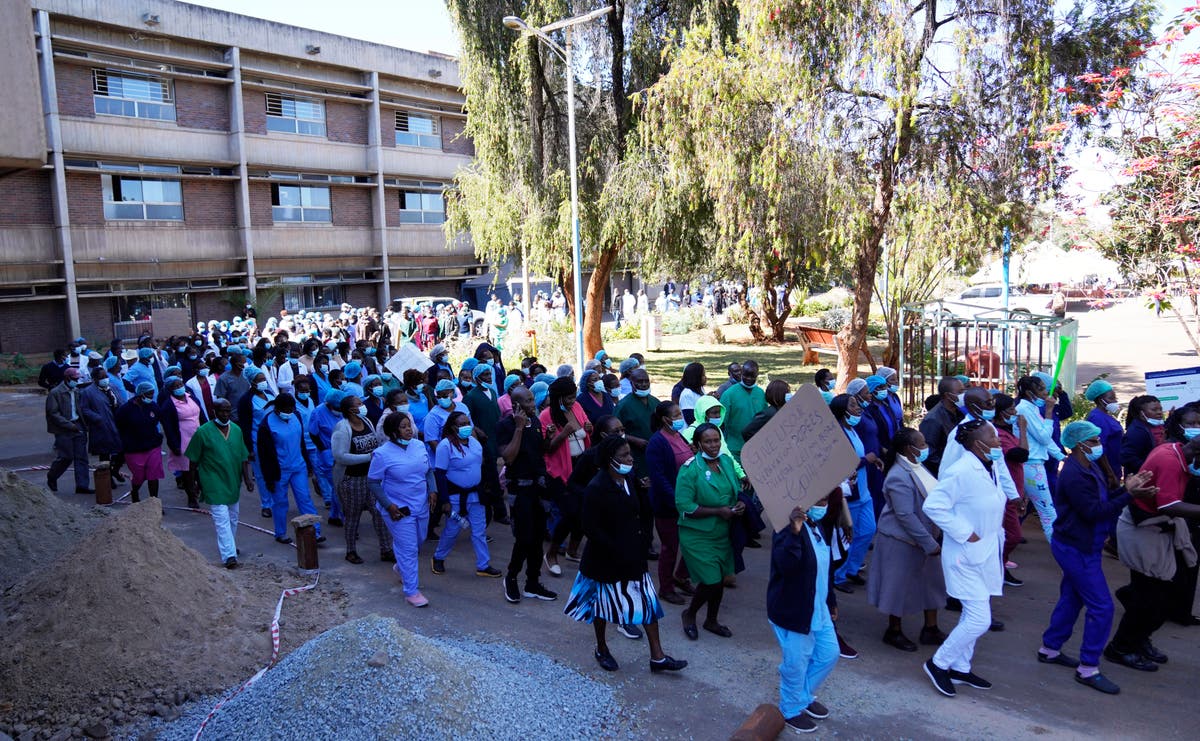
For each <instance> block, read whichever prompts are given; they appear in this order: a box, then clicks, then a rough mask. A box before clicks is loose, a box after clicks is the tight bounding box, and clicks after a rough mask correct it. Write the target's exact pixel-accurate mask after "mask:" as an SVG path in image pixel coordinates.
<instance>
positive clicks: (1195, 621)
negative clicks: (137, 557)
mask: <svg viewBox="0 0 1200 741" xmlns="http://www.w3.org/2000/svg"><path fill="white" fill-rule="evenodd" d="M75 491H76V492H77V493H80V494H82V493H84V492H81V491H79V490H78V489H76V490H75ZM88 491H91V490H90V489H89V490H88ZM1171 622H1172V623H1175V624H1176V625H1182V626H1184V627H1185V628H1190V627H1192V626H1193V625H1200V617H1196V616H1195V615H1187V616H1185V617H1173V618H1171Z"/></svg>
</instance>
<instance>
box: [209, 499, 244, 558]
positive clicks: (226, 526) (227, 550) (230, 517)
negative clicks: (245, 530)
mask: <svg viewBox="0 0 1200 741" xmlns="http://www.w3.org/2000/svg"><path fill="white" fill-rule="evenodd" d="M210 511H211V512H212V521H213V527H214V528H216V530H217V550H218V551H220V553H221V561H227V560H229V559H231V558H236V557H237V541H236V540H235V539H234V534H235V533H236V532H237V526H238V503H237V502H234V503H233V504H214V505H212V509H211V510H210Z"/></svg>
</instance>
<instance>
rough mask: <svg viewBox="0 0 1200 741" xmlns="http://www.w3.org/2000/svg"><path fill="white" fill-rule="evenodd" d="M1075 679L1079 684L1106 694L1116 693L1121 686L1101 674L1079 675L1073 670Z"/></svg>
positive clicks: (1119, 691)
mask: <svg viewBox="0 0 1200 741" xmlns="http://www.w3.org/2000/svg"><path fill="white" fill-rule="evenodd" d="M1075 681H1076V682H1079V683H1080V684H1086V685H1087V686H1088V687H1091V688H1092V689H1094V690H1100V691H1101V692H1103V693H1104V694H1106V695H1118V694H1120V693H1121V688H1120V687H1118V686H1117V685H1116V683H1115V682H1113V681H1112V680H1110V679H1109V678H1108V677H1105V676H1104V675H1103V674H1093V675H1092V676H1090V677H1081V676H1079V672H1075Z"/></svg>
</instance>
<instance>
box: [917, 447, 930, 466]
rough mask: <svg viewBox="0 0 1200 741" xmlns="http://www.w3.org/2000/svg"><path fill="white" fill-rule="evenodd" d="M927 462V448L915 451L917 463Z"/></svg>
mask: <svg viewBox="0 0 1200 741" xmlns="http://www.w3.org/2000/svg"><path fill="white" fill-rule="evenodd" d="M927 460H929V448H921V449H920V450H918V451H917V463H924V462H925V461H927Z"/></svg>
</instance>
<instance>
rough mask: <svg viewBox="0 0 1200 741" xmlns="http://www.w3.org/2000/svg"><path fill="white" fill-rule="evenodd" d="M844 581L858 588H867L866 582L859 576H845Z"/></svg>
mask: <svg viewBox="0 0 1200 741" xmlns="http://www.w3.org/2000/svg"><path fill="white" fill-rule="evenodd" d="M846 581H848V582H850V583H851V584H856V585H858V586H860V587H865V586H867V580H866V579H864V578H862V575H861V574H847V575H846Z"/></svg>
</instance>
